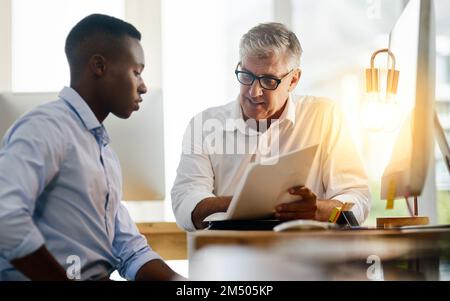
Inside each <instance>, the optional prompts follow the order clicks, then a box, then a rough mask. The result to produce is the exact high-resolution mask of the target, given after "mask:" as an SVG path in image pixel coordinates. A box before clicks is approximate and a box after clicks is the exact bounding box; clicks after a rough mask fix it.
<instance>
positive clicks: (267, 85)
mask: <svg viewBox="0 0 450 301" xmlns="http://www.w3.org/2000/svg"><path fill="white" fill-rule="evenodd" d="M240 65H241V63H238V64H237V66H236V70H235V71H234V73H235V74H236V77H237V80H238V81H239V82H240V83H241V84H243V85H244V86H251V85H253V83H254V82H255V80H258V81H259V84H260V86H261V87H262V88H263V89H266V90H276V89H277V88H278V86H279V85H280V83H281V81H282V80H283V79H284V78H285V77H286V76H288V75H289V74H290V73H291V72H292V71H294V69H292V70H291V71H289V72H288V73H286V74H285V75H283V76H282V77H281V78H276V77H273V76H256V75H254V74H253V73H251V72H249V71H242V70H238V68H239V66H240Z"/></svg>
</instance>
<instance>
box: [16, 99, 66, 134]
mask: <svg viewBox="0 0 450 301" xmlns="http://www.w3.org/2000/svg"><path fill="white" fill-rule="evenodd" d="M70 120H71V118H70V112H69V109H68V107H67V106H66V105H65V104H64V101H63V100H61V99H59V100H54V101H50V102H47V103H44V104H41V105H38V106H36V107H34V108H33V109H31V110H30V111H28V112H26V113H24V114H23V115H22V116H21V117H20V118H18V119H17V120H16V121H15V122H14V123H13V124H12V126H11V127H10V129H9V131H8V133H7V135H8V134H9V135H11V134H12V133H13V132H15V131H16V130H18V129H20V128H23V129H24V130H26V131H32V132H34V133H40V132H41V133H42V134H43V136H46V135H48V134H50V133H49V132H48V131H58V132H62V131H63V129H64V126H62V124H65V123H67V122H70Z"/></svg>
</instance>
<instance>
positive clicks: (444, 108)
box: [0, 0, 450, 225]
mask: <svg viewBox="0 0 450 301" xmlns="http://www.w3.org/2000/svg"><path fill="white" fill-rule="evenodd" d="M406 3H407V1H404V0H394V1H392V0H341V1H331V0H215V1H208V0H38V1H33V0H2V1H0V45H2V46H1V47H0V93H4V92H14V93H22V92H28V93H35V92H56V91H59V90H60V89H61V87H62V86H64V85H68V80H69V77H68V74H69V73H68V67H67V63H66V60H65V57H64V51H63V49H64V39H65V37H66V35H67V33H68V31H69V30H70V28H71V27H72V26H73V25H74V24H75V23H76V22H77V21H78V20H79V19H81V18H82V17H84V16H85V15H87V14H90V13H94V12H99V13H106V14H110V15H114V16H116V17H119V18H123V19H125V20H127V21H129V22H131V23H133V24H134V25H135V26H136V27H137V28H138V29H139V30H140V31H141V32H142V34H143V41H142V44H143V47H144V51H145V53H146V60H147V67H146V70H145V72H144V75H143V76H144V79H145V80H146V83H147V85H148V86H149V88H150V91H162V95H163V98H162V99H163V102H162V103H163V105H162V108H161V110H162V112H161V113H162V116H163V120H164V127H163V128H155V129H154V131H155V133H149V139H151V136H152V134H154V135H163V137H164V154H163V159H164V170H163V172H161V175H160V176H161V177H164V181H163V182H162V183H163V184H162V185H164V187H163V190H164V191H165V197H164V200H163V201H161V200H159V201H158V200H148V201H140V202H132V201H131V202H127V204H128V205H127V206H129V209H130V211H131V213H132V216H133V217H134V218H135V220H136V221H146V220H167V221H171V220H173V215H172V211H171V205H170V188H171V185H172V183H173V180H174V178H175V172H176V168H177V165H178V160H179V156H180V152H181V139H182V135H183V132H184V129H185V127H186V125H187V123H188V122H189V120H190V118H191V117H192V116H193V115H194V114H195V113H198V112H199V111H201V110H203V109H205V108H207V107H210V106H217V105H221V104H224V103H226V102H229V101H231V100H233V99H234V98H235V97H236V95H237V93H238V89H239V86H238V84H237V82H236V80H235V77H234V73H233V71H234V67H235V65H236V63H237V61H238V43H239V39H240V37H241V36H242V34H244V33H245V32H246V31H247V30H248V29H250V28H251V27H252V26H254V25H256V24H258V23H260V22H268V21H278V22H282V23H285V24H286V25H288V26H289V27H290V28H292V29H293V30H294V31H295V32H296V33H297V35H298V37H299V39H300V42H301V43H302V46H303V49H304V55H303V57H302V69H303V76H302V80H301V82H300V85H299V86H298V88H297V90H296V91H295V93H296V94H300V95H305V94H306V95H317V96H326V97H329V98H331V99H333V100H335V101H337V102H339V103H340V104H341V106H342V107H343V109H344V112H345V114H346V117H347V119H348V121H349V123H350V125H351V128H352V132H353V135H354V138H355V141H356V142H357V144H358V147H359V148H360V150H361V153H362V154H363V156H364V159H365V164H366V168H367V170H368V172H369V175H370V179H371V192H372V196H373V208H372V212H371V215H370V217H369V219H368V221H367V224H368V225H374V224H375V218H376V217H379V216H383V215H396V214H399V215H408V213H407V209H406V206H405V204H404V202H401V201H399V202H397V203H396V209H395V211H394V212H392V211H389V212H387V211H385V210H384V208H385V202H382V201H379V194H380V177H381V173H382V171H383V169H384V166H385V164H386V162H387V160H388V157H389V154H390V148H389V143H384V142H385V141H389V139H391V140H392V139H393V138H394V137H393V136H392V133H372V132H369V131H367V130H365V129H364V128H363V127H362V125H361V122H360V115H359V104H360V101H361V99H363V97H364V78H363V70H364V68H366V67H368V65H369V60H370V56H371V54H372V52H373V51H374V50H376V49H379V48H385V47H387V46H388V41H389V36H388V35H389V31H390V30H391V28H392V27H393V25H394V22H395V20H396V19H397V17H398V16H399V15H400V13H401V11H402V8H403V7H404V5H405V4H406ZM435 6H436V21H437V24H436V33H437V48H436V50H437V65H436V66H437V68H436V69H437V74H436V76H437V77H436V82H437V87H436V96H437V102H436V109H437V111H438V113H439V116H440V119H441V122H442V124H443V127H444V128H445V129H446V133H447V137H448V138H447V139H449V138H450V18H449V14H450V3H449V2H448V1H447V0H436V1H435ZM150 93H152V92H150ZM144 105H145V106H152V103H151V102H147V103H146V104H144ZM0 109H1V108H0ZM161 131H163V132H161ZM382 141H384V142H382ZM134 147H138V146H133V148H134ZM144 155H145V154H143V155H142V156H144ZM142 159H143V160H146V159H147V158H144V157H143V158H142ZM153 159H155V158H153ZM158 159H159V158H158ZM431 172H432V175H433V177H432V179H431V180H429V181H428V187H427V189H428V190H434V189H436V191H437V194H436V195H437V198H436V202H427V203H426V204H424V205H423V206H422V208H423V210H425V212H426V214H427V215H429V216H430V217H431V220H432V222H433V223H447V224H448V223H450V177H449V175H448V172H447V170H446V169H445V166H444V164H443V161H442V158H441V156H440V154H439V153H438V149H437V148H436V162H435V164H433V168H432V169H431Z"/></svg>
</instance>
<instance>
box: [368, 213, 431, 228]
mask: <svg viewBox="0 0 450 301" xmlns="http://www.w3.org/2000/svg"><path fill="white" fill-rule="evenodd" d="M429 223H430V219H429V218H428V217H427V216H412V217H379V218H377V228H385V229H388V228H392V227H404V226H426V225H428V224H429Z"/></svg>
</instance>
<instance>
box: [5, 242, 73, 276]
mask: <svg viewBox="0 0 450 301" xmlns="http://www.w3.org/2000/svg"><path fill="white" fill-rule="evenodd" d="M11 264H12V265H13V266H14V267H15V268H16V269H17V270H19V271H20V272H22V273H23V274H24V275H25V276H27V277H28V278H29V279H30V280H34V281H68V278H67V274H66V271H65V270H64V268H63V267H62V266H61V265H60V264H59V263H58V262H57V261H56V259H55V258H54V257H53V255H52V254H50V252H49V251H48V250H47V248H46V247H45V246H42V247H40V248H39V249H37V250H36V251H35V252H33V253H31V254H30V255H27V256H25V257H23V258H18V259H14V260H12V261H11Z"/></svg>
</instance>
